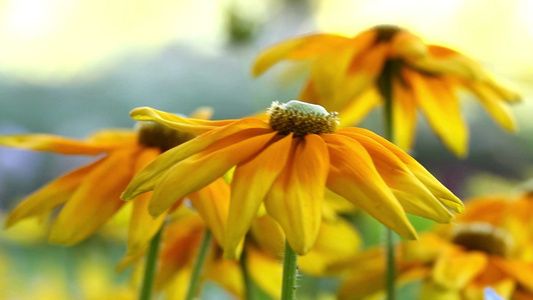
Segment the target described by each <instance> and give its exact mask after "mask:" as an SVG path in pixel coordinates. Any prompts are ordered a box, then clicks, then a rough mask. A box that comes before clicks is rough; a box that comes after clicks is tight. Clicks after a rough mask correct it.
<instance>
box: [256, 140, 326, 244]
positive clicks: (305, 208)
mask: <svg viewBox="0 0 533 300" xmlns="http://www.w3.org/2000/svg"><path fill="white" fill-rule="evenodd" d="M296 139H297V140H295V141H294V143H293V148H292V150H291V153H290V154H289V158H288V160H287V164H286V166H285V168H283V171H281V173H280V174H279V176H278V177H277V178H276V180H275V181H274V183H273V184H272V187H271V188H270V191H269V192H268V194H267V196H266V198H265V207H266V209H267V212H268V213H269V214H270V215H271V216H272V217H273V218H274V219H276V221H278V223H279V224H280V225H281V227H282V228H283V231H284V232H285V236H286V237H287V242H288V243H289V245H290V246H291V248H292V250H294V252H295V253H297V254H300V255H304V254H306V253H307V252H309V250H310V249H311V247H312V246H313V244H314V243H315V240H316V237H317V235H318V230H319V228H320V221H321V214H322V203H323V201H324V192H325V186H326V177H327V174H328V167H329V158H328V150H327V148H326V145H325V143H324V141H323V140H322V138H321V137H320V136H318V135H315V134H308V135H306V136H304V137H302V138H296Z"/></svg>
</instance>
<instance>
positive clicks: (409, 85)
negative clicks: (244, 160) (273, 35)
mask: <svg viewBox="0 0 533 300" xmlns="http://www.w3.org/2000/svg"><path fill="white" fill-rule="evenodd" d="M284 59H288V60H296V61H301V60H309V61H311V62H312V67H311V74H310V77H309V80H308V81H307V84H306V86H305V87H304V88H303V90H302V92H301V94H300V99H301V100H303V101H306V102H311V103H317V104H320V105H322V106H324V107H325V108H326V109H328V110H333V111H338V112H339V114H340V116H341V117H342V121H341V123H342V124H343V125H351V124H353V123H356V122H359V121H360V120H361V119H362V118H363V117H364V116H365V115H366V114H367V113H368V112H369V111H370V110H371V109H373V108H374V107H376V106H378V105H379V104H380V103H381V102H382V97H385V94H386V93H390V94H391V96H392V102H393V103H392V106H393V118H392V119H393V126H394V136H393V139H394V141H395V142H396V144H398V145H399V146H400V147H401V148H403V149H409V148H410V147H411V146H412V144H413V140H414V132H415V129H416V128H415V127H416V109H417V108H419V109H420V110H421V111H422V112H423V113H424V114H425V116H426V118H427V120H428V122H429V124H430V126H431V127H432V129H433V130H434V131H435V132H436V134H437V135H438V136H439V137H440V138H441V139H442V141H443V142H444V144H445V145H446V146H447V147H448V148H449V149H451V150H452V151H453V152H454V153H455V154H457V155H459V156H463V155H465V154H466V152H467V142H468V131H467V127H466V124H465V120H464V119H463V117H462V115H461V112H460V107H459V102H458V98H457V95H456V93H455V92H456V90H457V89H464V90H467V91H469V92H471V93H472V94H473V95H474V96H476V97H477V98H478V99H479V101H480V102H481V104H482V105H483V106H484V108H485V109H486V110H487V112H488V113H489V114H490V115H491V116H492V118H493V119H494V120H495V121H496V122H497V123H499V124H500V125H501V126H502V127H503V128H504V129H506V130H508V131H513V130H515V128H516V125H515V122H514V120H513V117H512V115H511V114H510V112H509V109H508V107H507V102H515V101H518V100H519V97H518V96H517V95H516V94H515V93H513V92H511V91H508V90H507V89H505V88H503V87H501V86H500V85H499V84H497V83H496V82H495V81H494V80H493V79H492V78H491V77H490V76H489V75H488V74H487V73H486V72H485V71H484V70H483V69H482V68H481V66H480V65H479V64H478V63H476V62H475V61H473V60H471V59H469V58H468V57H466V56H464V55H462V54H461V53H458V52H456V51H454V50H452V49H449V48H446V47H442V46H436V45H427V44H425V43H424V42H423V41H422V39H420V38H419V37H417V36H415V35H413V34H412V33H410V32H409V31H407V30H404V29H401V28H398V27H395V26H376V27H374V28H371V29H369V30H366V31H364V32H362V33H360V34H358V35H356V36H354V37H353V38H349V37H344V36H339V35H333V34H315V35H309V36H305V37H301V38H296V39H293V40H288V41H285V42H282V43H279V44H277V45H274V46H273V47H271V48H269V49H267V50H265V51H264V52H263V53H261V54H260V55H259V57H258V58H257V60H256V62H255V65H254V67H253V74H254V75H255V76H258V75H260V74H262V73H263V72H264V71H266V70H267V69H268V68H270V67H271V66H272V65H274V64H276V63H277V62H279V61H281V60H284Z"/></svg>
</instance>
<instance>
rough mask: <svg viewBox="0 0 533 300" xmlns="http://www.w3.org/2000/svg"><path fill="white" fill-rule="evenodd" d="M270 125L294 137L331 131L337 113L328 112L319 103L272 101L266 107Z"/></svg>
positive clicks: (335, 128) (334, 124) (335, 126)
mask: <svg viewBox="0 0 533 300" xmlns="http://www.w3.org/2000/svg"><path fill="white" fill-rule="evenodd" d="M268 113H269V114H270V121H269V124H270V127H272V129H274V130H276V131H279V133H280V134H283V135H287V134H289V133H291V132H292V133H294V136H295V137H302V136H304V135H306V134H320V133H333V132H335V130H337V125H338V124H339V119H338V118H337V113H336V112H333V113H329V112H328V111H327V110H326V109H325V108H323V107H322V106H320V105H316V104H310V103H306V102H301V101H298V100H291V101H289V102H287V103H279V102H277V101H275V102H273V103H272V105H271V106H270V108H269V109H268Z"/></svg>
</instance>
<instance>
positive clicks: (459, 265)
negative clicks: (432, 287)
mask: <svg viewBox="0 0 533 300" xmlns="http://www.w3.org/2000/svg"><path fill="white" fill-rule="evenodd" d="M486 265H487V255H485V254H484V253H482V252H476V251H473V252H464V253H459V252H458V253H454V254H450V255H443V256H441V257H440V258H439V259H438V260H437V262H436V263H435V266H434V267H433V273H432V277H433V281H434V282H435V283H437V284H439V285H440V286H442V287H445V288H447V289H450V290H459V289H462V288H464V287H465V286H466V285H467V284H468V283H469V282H470V281H472V280H473V279H474V278H475V277H476V276H477V275H478V274H480V273H481V272H482V271H483V270H484V269H485V266H486Z"/></svg>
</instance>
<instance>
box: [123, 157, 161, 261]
mask: <svg viewBox="0 0 533 300" xmlns="http://www.w3.org/2000/svg"><path fill="white" fill-rule="evenodd" d="M160 153H161V151H159V150H158V149H156V148H147V149H145V150H143V151H142V152H141V153H139V155H138V156H137V158H136V163H135V170H134V172H138V171H139V170H140V169H141V168H143V167H144V166H145V165H147V164H148V163H150V162H151V161H152V160H154V159H155V158H156V157H157V156H158V155H159V154H160ZM151 197H152V193H145V194H142V195H139V196H137V197H135V199H134V200H133V210H132V212H131V219H130V225H129V228H128V253H134V252H137V251H139V250H141V249H143V248H144V247H145V246H146V245H148V242H149V241H150V240H151V239H152V238H153V237H154V235H155V234H156V233H157V231H158V230H159V228H161V225H162V224H163V221H164V220H165V216H166V214H162V215H161V216H159V217H157V218H155V219H154V218H152V216H151V215H150V214H149V213H148V203H150V198H151Z"/></svg>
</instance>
